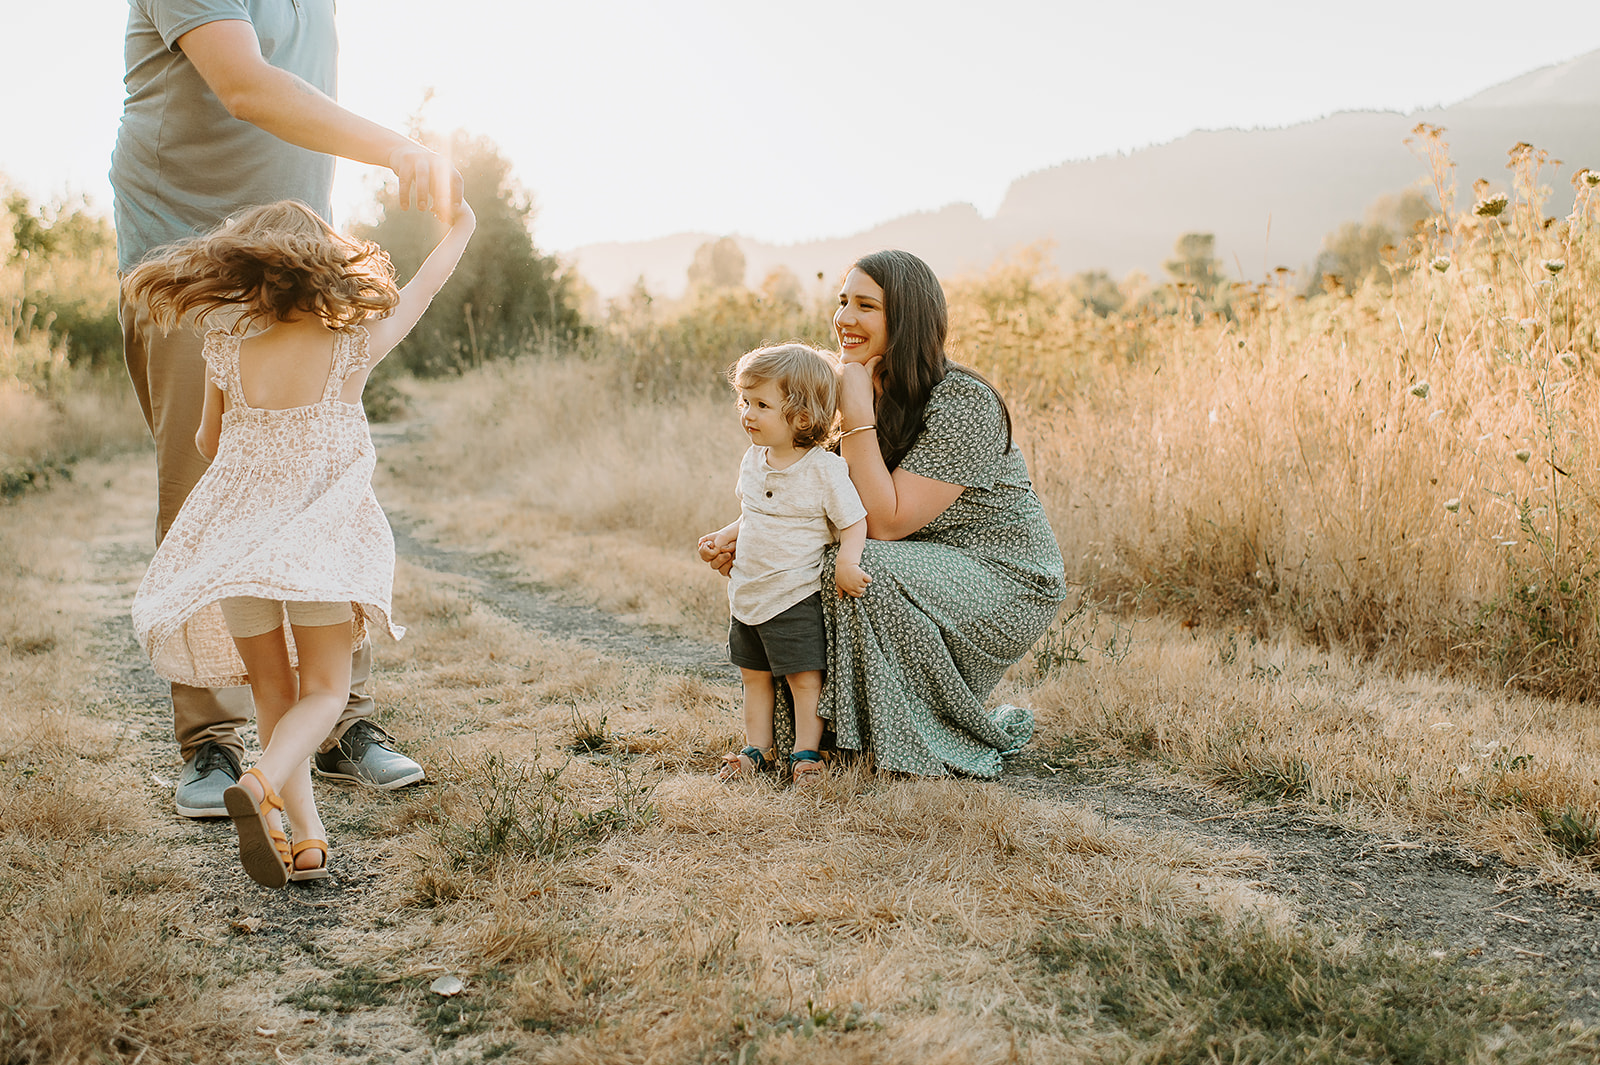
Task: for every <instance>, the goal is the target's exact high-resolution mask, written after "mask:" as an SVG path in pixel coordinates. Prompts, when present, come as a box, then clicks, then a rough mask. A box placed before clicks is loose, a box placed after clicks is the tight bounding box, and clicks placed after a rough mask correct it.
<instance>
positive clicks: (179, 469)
mask: <svg viewBox="0 0 1600 1065" xmlns="http://www.w3.org/2000/svg"><path fill="white" fill-rule="evenodd" d="M124 51H125V58H126V75H125V77H124V84H125V86H126V89H127V97H126V101H125V103H124V105H123V114H122V125H121V128H120V129H119V131H118V133H117V144H116V148H115V149H114V150H113V152H112V156H111V187H112V191H113V207H114V211H115V215H116V227H117V262H118V268H119V269H120V270H123V271H126V270H128V269H130V268H131V267H133V266H134V265H135V264H137V263H138V262H139V261H140V260H141V259H143V258H144V257H145V256H147V255H149V254H150V253H151V252H152V251H154V250H156V249H157V248H160V247H162V246H163V245H165V244H169V243H171V242H172V241H175V240H181V239H183V238H184V237H188V236H192V235H194V234H196V233H199V232H202V231H204V230H207V229H210V228H211V227H213V226H215V225H216V224H218V223H219V222H221V221H223V220H224V219H225V218H227V217H228V215H230V214H232V213H233V212H234V211H237V210H239V209H240V208H243V207H249V206H254V205H256V204H261V203H272V202H274V201H277V200H283V199H298V200H303V201H304V202H306V203H308V204H310V205H311V206H312V207H313V208H315V209H316V210H317V211H318V212H320V213H321V214H322V215H323V216H324V217H330V218H331V210H330V202H329V201H330V199H331V196H332V190H333V165H334V157H335V156H340V157H343V158H345V159H353V160H356V161H357V162H363V163H369V164H372V165H374V166H385V167H388V168H389V169H390V170H393V171H394V172H395V174H396V176H397V177H398V178H399V181H400V201H401V203H402V205H405V206H409V205H410V203H411V202H412V200H413V198H414V199H415V202H416V206H417V207H418V208H420V209H422V210H437V211H438V212H439V213H441V214H443V215H446V216H448V215H450V214H451V213H453V209H454V207H455V206H456V205H458V204H459V203H460V202H461V175H460V174H458V173H456V171H455V170H454V168H452V167H451V166H450V165H449V163H447V162H446V161H445V160H444V159H442V158H441V157H439V156H438V155H436V154H434V153H433V152H431V151H429V150H428V149H426V148H424V147H423V146H422V145H420V144H417V143H416V142H415V141H412V140H410V139H409V138H407V137H404V136H402V135H401V134H399V133H396V132H394V131H392V130H389V129H385V128H384V127H382V126H379V125H377V124H376V123H373V122H369V121H368V120H366V119H364V118H361V117H360V116H359V115H356V114H353V113H351V112H349V111H346V110H345V109H344V108H342V107H340V106H339V105H338V104H337V103H336V102H335V101H334V95H335V92H336V89H337V67H338V52H339V46H338V38H337V36H336V35H335V32H334V0H129V2H128V28H127V35H126V37H125V40H124ZM117 314H118V317H119V318H120V319H121V322H122V339H123V355H124V358H125V359H126V361H127V364H128V375H129V377H130V378H131V379H132V381H133V387H134V391H136V392H137V393H138V395H139V402H140V404H141V405H142V406H143V408H144V414H145V420H146V421H147V422H148V423H149V425H150V433H151V435H152V436H153V437H154V438H155V444H156V472H157V479H158V493H159V498H158V505H157V514H156V541H157V542H158V543H159V542H160V540H161V538H162V537H163V536H165V535H166V531H167V528H168V527H169V526H170V525H171V524H172V520H173V519H174V518H175V517H177V514H178V510H179V508H181V507H182V506H183V501H184V500H185V499H186V498H188V495H189V491H190V489H192V488H193V487H194V485H195V483H196V482H197V481H198V480H199V479H200V475H201V474H202V473H204V472H205V468H206V465H207V463H206V460H205V459H204V458H202V457H201V456H200V453H199V452H198V451H197V450H196V449H195V445H194V432H195V429H196V428H197V427H198V425H199V423H200V411H201V407H202V405H203V403H204V399H205V362H204V359H203V358H202V357H201V354H200V349H201V344H202V338H201V336H200V334H199V333H198V332H196V331H195V330H192V329H179V330H174V331H173V332H172V333H171V334H163V333H162V332H161V331H160V330H158V329H156V328H154V327H153V326H152V324H151V322H150V320H149V315H148V314H147V313H146V310H145V308H143V307H140V306H134V305H129V304H127V303H121V304H119V306H118V308H117ZM371 664H372V656H371V651H370V649H369V648H368V647H366V646H365V645H363V646H362V648H361V649H360V650H359V651H357V653H356V655H355V657H354V659H353V661H352V663H351V693H350V701H349V704H348V706H347V707H346V710H345V713H344V715H343V716H342V717H341V718H340V719H339V723H338V725H336V726H335V727H334V730H333V732H332V733H331V734H330V735H329V737H328V740H327V742H326V743H325V744H324V745H323V749H322V750H321V751H319V752H318V753H317V755H316V756H315V758H314V759H313V765H314V766H315V767H316V768H317V770H318V771H319V772H321V773H322V774H323V775H324V776H329V777H335V778H339V779H345V780H354V781H358V782H361V783H364V784H369V785H372V786H374V787H379V788H386V789H387V788H398V787H403V786H404V785H406V784H411V783H414V782H416V781H418V780H421V779H422V777H423V769H422V767H421V766H420V765H418V764H417V763H416V762H414V761H412V760H411V759H410V758H407V757H406V756H405V755H404V754H401V753H400V752H399V751H397V750H395V749H394V743H393V740H392V739H391V738H390V737H389V735H388V734H387V733H385V732H384V731H383V729H381V728H379V727H378V725H377V724H376V723H374V722H373V721H372V720H371V715H372V712H373V703H372V699H371V698H370V697H368V696H367V694H366V684H367V679H368V676H369V674H370V671H371ZM249 699H250V693H249V691H248V689H243V688H230V689H219V690H213V689H206V688H191V687H188V686H186V685H182V684H174V685H173V686H172V710H173V725H174V730H175V732H176V733H177V738H178V745H179V748H180V749H181V751H182V754H183V758H184V767H183V771H182V773H181V774H180V776H179V780H178V788H177V793H176V796H175V800H176V805H177V808H178V812H179V813H180V814H183V815H185V816H187V817H226V816H227V809H226V807H225V806H224V805H223V802H222V792H223V790H224V789H225V788H226V787H227V786H228V785H230V784H232V783H233V782H234V781H235V780H237V779H238V777H239V771H240V764H241V761H242V758H243V754H244V746H243V744H242V742H241V741H240V739H239V729H240V728H241V727H242V726H243V725H244V724H245V723H246V722H247V721H248V719H249V717H250V701H249Z"/></svg>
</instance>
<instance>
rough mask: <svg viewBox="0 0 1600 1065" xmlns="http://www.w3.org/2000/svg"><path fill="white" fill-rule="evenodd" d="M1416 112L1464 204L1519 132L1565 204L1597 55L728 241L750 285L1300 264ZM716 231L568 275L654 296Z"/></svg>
mask: <svg viewBox="0 0 1600 1065" xmlns="http://www.w3.org/2000/svg"><path fill="white" fill-rule="evenodd" d="M1419 122H1428V123H1431V124H1433V125H1436V126H1441V127H1443V128H1444V129H1445V130H1446V133H1445V139H1446V140H1447V141H1448V142H1449V144H1450V148H1451V156H1452V157H1453V158H1454V159H1455V161H1456V164H1457V185H1458V187H1459V195H1460V197H1461V198H1462V199H1467V198H1470V197H1471V195H1472V193H1471V188H1472V182H1473V180H1474V179H1476V178H1480V177H1481V178H1485V179H1487V180H1489V181H1490V182H1492V183H1495V184H1496V185H1500V186H1504V185H1505V183H1506V181H1507V179H1508V178H1509V173H1508V172H1507V170H1506V169H1505V161H1506V152H1507V150H1508V149H1509V148H1510V147H1511V146H1512V145H1514V144H1516V143H1517V142H1518V141H1526V142H1528V143H1530V144H1533V145H1535V146H1537V147H1540V148H1543V149H1545V150H1546V151H1548V152H1550V154H1551V155H1552V156H1554V157H1555V158H1556V159H1560V160H1563V161H1564V162H1565V164H1566V165H1565V166H1563V167H1562V168H1561V169H1560V170H1559V171H1555V172H1551V173H1550V174H1549V176H1548V179H1547V183H1548V184H1549V185H1550V186H1551V190H1552V198H1551V204H1550V210H1551V211H1552V212H1555V213H1564V212H1565V211H1566V210H1567V209H1568V208H1569V207H1570V206H1571V202H1572V190H1571V187H1570V186H1569V184H1568V179H1569V178H1570V176H1571V174H1572V172H1573V171H1574V170H1575V169H1579V168H1581V167H1583V166H1588V165H1593V166H1596V167H1600V51H1595V52H1590V53H1589V54H1587V55H1584V56H1580V57H1579V58H1577V59H1574V60H1571V61H1570V62H1567V63H1562V64H1558V65H1556V66H1551V67H1545V68H1542V69H1540V70H1536V71H1533V72H1531V73H1529V74H1525V75H1523V76H1521V77H1518V78H1514V79H1512V80H1511V81H1507V82H1504V83H1502V84H1500V85H1496V86H1494V87H1492V88H1489V89H1486V90H1484V91H1483V92H1480V93H1477V94H1476V95H1474V96H1471V97H1468V98H1467V99H1465V100H1462V101H1461V102H1460V103H1457V104H1452V105H1450V106H1448V107H1443V108H1437V109H1434V110H1427V111H1416V112H1412V113H1410V114H1401V113H1398V112H1393V111H1351V112H1341V113H1338V114H1334V115H1329V116H1327V117H1325V118H1320V119H1316V120H1314V121H1309V122H1302V123H1300V124H1298V125H1294V126H1289V127H1286V128H1282V129H1253V130H1237V129H1227V130H1203V131H1197V132H1194V133H1191V134H1189V135H1187V136H1185V137H1181V138H1179V139H1178V140H1175V141H1172V142H1169V143H1167V144H1161V145H1156V146H1154V147H1150V148H1145V149H1141V150H1140V151H1136V152H1131V153H1128V154H1124V155H1114V156H1102V157H1100V158H1097V159H1088V160H1081V161H1077V162H1069V163H1063V164H1061V165H1059V166H1054V167H1050V168H1048V169H1045V170H1040V171H1036V172H1034V173H1032V174H1028V175H1026V176H1024V177H1021V178H1018V179H1017V180H1016V181H1015V182H1013V183H1012V185H1011V187H1010V189H1009V190H1008V192H1007V194H1006V197H1005V200H1004V201H1003V202H1002V203H1001V205H1000V208H999V209H998V210H997V211H996V212H995V216H994V217H993V218H984V217H982V216H981V215H980V214H978V212H977V211H976V209H974V208H973V207H972V206H971V205H969V204H951V205H950V206H948V207H945V208H943V209H942V210H939V211H930V212H922V213H918V214H911V215H906V216H904V217H901V218H896V219H894V220H892V221H889V222H885V223H884V224H882V225H880V226H876V227H874V228H872V229H869V230H867V231H865V232H862V233H856V234H853V235H850V236H846V237H840V238H837V239H834V240H824V241H813V242H808V243H804V244H789V245H773V244H763V243H761V242H759V241H753V240H747V239H744V238H738V240H739V244H740V246H741V247H742V248H743V249H744V252H745V256H746V260H747V262H748V270H747V274H746V281H747V283H749V284H751V285H756V284H759V283H760V280H761V278H762V277H764V276H765V275H766V273H767V271H768V270H770V269H772V268H773V267H775V266H777V265H780V264H782V265H786V266H788V267H789V268H790V269H792V270H793V271H794V272H795V273H796V274H797V275H798V276H799V277H800V278H801V279H802V280H807V281H812V280H814V279H815V278H816V275H817V273H818V272H819V271H820V272H821V273H822V274H823V278H824V280H823V281H822V282H821V283H822V284H826V285H832V284H833V283H835V281H836V280H837V275H838V273H839V271H840V270H841V269H842V268H843V267H844V266H845V265H846V264H847V263H848V262H849V260H850V259H851V258H853V257H854V256H856V255H859V254H862V253H863V252H867V251H872V250H874V249H877V248H883V247H902V248H906V249H908V250H911V251H914V252H916V253H917V254H919V255H921V256H923V257H924V258H925V259H927V260H928V262H929V263H930V264H931V265H932V266H933V267H934V269H936V270H937V271H939V272H940V273H941V274H954V273H960V272H962V271H966V270H971V269H975V268H981V267H983V266H986V265H987V264H989V263H990V262H992V261H993V260H994V259H995V258H997V257H999V256H1003V255H1005V254H1007V253H1008V252H1009V251H1010V250H1012V249H1014V248H1017V247H1019V246H1022V245H1027V244H1031V243H1034V242H1037V241H1041V240H1048V241H1051V242H1053V245H1054V247H1053V255H1054V260H1055V262H1056V264H1057V266H1058V267H1059V268H1060V269H1061V270H1063V271H1064V272H1067V273H1073V272H1076V271H1079V270H1090V269H1103V270H1106V271H1108V272H1110V273H1111V274H1112V275H1113V276H1115V277H1121V276H1123V275H1124V274H1126V273H1128V272H1129V271H1131V270H1143V271H1145V272H1146V273H1149V274H1151V275H1154V276H1159V275H1160V273H1161V263H1162V262H1163V260H1165V259H1167V258H1169V257H1170V255H1171V252H1172V245H1173V242H1174V241H1175V240H1176V239H1177V238H1178V236H1179V235H1180V234H1182V233H1186V232H1196V231H1198V232H1208V233H1214V234H1215V235H1216V238H1217V254H1218V255H1219V256H1220V257H1221V258H1222V260H1223V262H1224V263H1225V264H1226V266H1227V268H1228V270H1229V271H1230V272H1231V273H1233V274H1235V275H1236V276H1239V277H1243V278H1247V279H1255V278H1260V277H1262V276H1263V275H1265V274H1266V273H1267V272H1269V271H1271V270H1272V269H1273V268H1275V267H1278V266H1287V267H1289V268H1291V269H1294V270H1303V269H1305V268H1306V266H1307V265H1308V264H1309V263H1310V262H1311V261H1312V260H1313V259H1314V258H1315V257H1316V254H1317V252H1318V250H1319V249H1320V248H1321V246H1322V240H1323V237H1324V236H1325V235H1326V234H1327V233H1329V232H1330V231H1331V230H1333V229H1335V228H1336V227H1337V226H1338V225H1339V224H1340V223H1341V222H1346V221H1351V220H1357V219H1360V218H1361V217H1362V215H1363V213H1364V212H1365V210H1366V208H1367V206H1368V205H1369V204H1371V203H1372V202H1373V201H1374V200H1375V199H1377V198H1378V197H1379V196H1382V195H1385V194H1390V193H1394V192H1398V191H1400V190H1401V189H1403V188H1405V187H1406V186H1408V185H1411V184H1413V183H1415V182H1417V181H1418V180H1420V179H1423V178H1425V177H1426V176H1427V172H1426V168H1425V165H1424V163H1423V162H1422V161H1421V160H1420V159H1419V158H1418V157H1417V156H1416V155H1415V154H1413V153H1412V151H1411V150H1410V149H1409V148H1408V147H1407V145H1406V143H1405V142H1406V139H1407V138H1408V137H1409V136H1410V135H1411V130H1412V129H1413V128H1414V127H1415V126H1416V125H1417V124H1418V123H1419ZM717 236H720V234H707V233H680V234H675V235H673V236H670V237H663V238H661V239H659V240H654V241H645V242H637V243H613V244H594V245H588V246H586V247H583V248H579V249H578V250H577V251H576V252H575V253H574V254H573V259H574V260H575V262H576V263H577V266H578V269H579V271H580V272H581V273H582V274H583V276H584V277H585V278H587V279H588V281H589V283H590V284H591V285H593V286H594V287H595V289H596V290H597V291H598V292H599V293H600V294H601V295H603V296H612V295H616V294H618V293H620V292H623V291H625V290H626V289H628V288H629V287H630V286H632V285H633V283H634V282H635V281H636V280H637V279H638V278H640V277H641V276H642V277H643V278H644V280H645V284H646V286H647V287H648V288H649V289H650V291H651V292H652V293H655V294H659V295H669V296H674V295H677V294H679V293H681V292H682V290H683V288H684V285H685V271H686V270H687V268H688V265H689V261H690V259H691V258H692V257H693V255H694V250H695V248H697V247H698V246H699V245H700V244H702V243H704V242H705V241H707V240H712V239H715V238H716V237H717Z"/></svg>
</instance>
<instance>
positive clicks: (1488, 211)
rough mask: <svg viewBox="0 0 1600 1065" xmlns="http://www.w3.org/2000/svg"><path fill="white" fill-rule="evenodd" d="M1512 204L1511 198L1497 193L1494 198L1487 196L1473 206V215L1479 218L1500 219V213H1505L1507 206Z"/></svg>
mask: <svg viewBox="0 0 1600 1065" xmlns="http://www.w3.org/2000/svg"><path fill="white" fill-rule="evenodd" d="M1510 202H1511V200H1510V198H1509V197H1508V196H1506V194H1505V193H1503V192H1497V193H1495V194H1494V195H1493V196H1485V197H1484V198H1483V199H1481V200H1479V201H1478V202H1477V203H1475V204H1473V205H1472V213H1473V214H1475V215H1477V216H1478V217H1479V218H1498V217H1499V216H1500V212H1501V211H1504V210H1505V209H1506V204H1508V203H1510Z"/></svg>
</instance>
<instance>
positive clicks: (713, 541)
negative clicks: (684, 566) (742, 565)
mask: <svg viewBox="0 0 1600 1065" xmlns="http://www.w3.org/2000/svg"><path fill="white" fill-rule="evenodd" d="M736 544H737V541H732V540H730V541H728V542H726V543H724V542H723V541H722V540H721V539H719V538H718V537H717V536H716V535H715V534H712V535H710V536H702V537H700V543H699V544H698V545H697V547H696V552H697V553H698V554H699V556H700V561H701V562H704V563H705V564H706V565H708V566H710V567H711V568H712V569H714V570H716V571H717V572H718V573H720V574H722V575H723V576H724V577H726V576H727V575H728V574H730V573H732V572H733V555H734V551H735V549H736Z"/></svg>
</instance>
